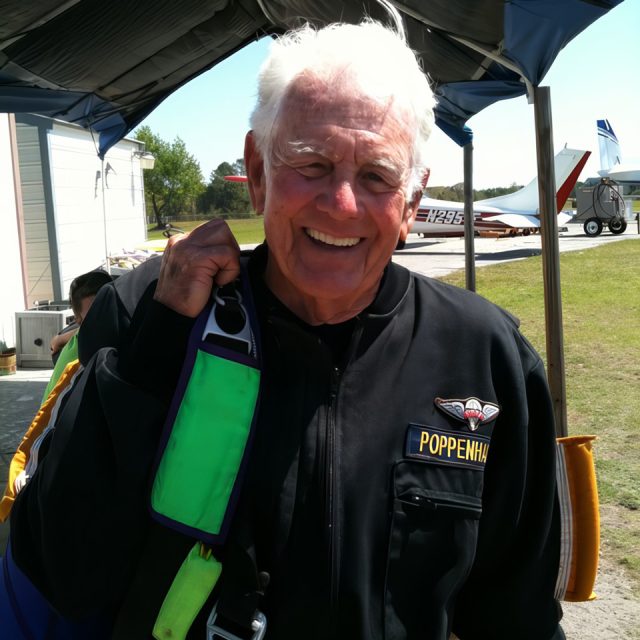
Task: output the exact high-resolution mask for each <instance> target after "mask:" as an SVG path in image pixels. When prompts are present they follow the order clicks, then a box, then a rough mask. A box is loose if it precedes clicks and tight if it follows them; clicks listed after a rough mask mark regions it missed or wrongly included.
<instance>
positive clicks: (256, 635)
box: [207, 603, 267, 640]
mask: <svg viewBox="0 0 640 640" xmlns="http://www.w3.org/2000/svg"><path fill="white" fill-rule="evenodd" d="M217 608H218V605H217V603H216V604H215V606H214V607H213V609H211V613H210V614H209V619H208V620H207V640H262V639H263V638H264V634H265V633H266V631H267V617H266V616H265V615H264V613H262V612H261V611H258V610H257V609H256V611H255V613H254V614H253V620H252V621H251V635H244V634H243V635H238V634H237V633H232V632H231V631H228V630H227V629H224V628H223V627H221V626H220V625H219V624H216V622H217V619H218V611H217Z"/></svg>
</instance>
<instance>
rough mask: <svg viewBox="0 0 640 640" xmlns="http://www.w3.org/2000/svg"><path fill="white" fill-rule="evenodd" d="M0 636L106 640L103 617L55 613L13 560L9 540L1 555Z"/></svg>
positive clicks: (22, 639)
mask: <svg viewBox="0 0 640 640" xmlns="http://www.w3.org/2000/svg"><path fill="white" fill-rule="evenodd" d="M0 564H1V565H2V573H1V574H0V635H1V636H2V638H7V640H9V639H10V640H87V638H91V639H92V640H103V639H104V640H106V639H107V638H108V637H109V635H110V631H111V623H110V621H109V620H108V619H106V618H104V617H93V618H90V619H87V620H85V621H83V622H70V621H69V620H66V619H65V618H63V617H62V616H60V614H58V613H57V612H56V611H55V610H54V609H53V608H52V607H51V605H50V604H49V602H48V601H47V599H46V598H45V597H44V596H43V595H42V594H41V593H40V592H39V591H38V590H37V589H36V588H35V587H34V586H33V584H32V583H31V581H30V580H29V579H28V578H27V576H25V575H24V573H22V571H21V570H20V569H19V568H18V566H17V565H16V563H15V562H14V560H13V555H12V553H11V541H10V540H9V543H8V544H7V551H6V554H5V556H4V558H0Z"/></svg>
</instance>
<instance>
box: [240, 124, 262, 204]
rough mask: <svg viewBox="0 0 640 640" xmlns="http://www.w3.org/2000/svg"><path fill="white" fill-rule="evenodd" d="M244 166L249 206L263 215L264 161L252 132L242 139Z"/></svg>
mask: <svg viewBox="0 0 640 640" xmlns="http://www.w3.org/2000/svg"><path fill="white" fill-rule="evenodd" d="M244 166H245V168H246V170H247V186H248V187H249V197H250V198H251V204H252V206H253V208H254V210H255V212H256V213H257V214H258V215H262V214H263V213H264V205H265V200H266V195H267V193H266V180H265V175H264V160H263V159H262V154H261V153H260V151H259V150H258V147H257V145H256V139H255V136H254V135H253V131H249V132H248V133H247V135H246V137H245V139H244Z"/></svg>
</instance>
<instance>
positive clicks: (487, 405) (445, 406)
mask: <svg viewBox="0 0 640 640" xmlns="http://www.w3.org/2000/svg"><path fill="white" fill-rule="evenodd" d="M434 403H435V405H436V407H438V409H440V410H441V411H443V412H444V413H446V414H447V415H450V416H451V417H452V418H455V419H456V420H459V421H460V422H464V423H466V424H467V426H468V427H469V429H470V430H471V431H476V430H477V428H478V427H479V426H480V425H481V424H484V423H486V422H490V421H491V420H494V419H495V418H497V417H498V414H499V413H500V407H498V405H497V404H493V403H492V402H484V400H480V399H479V398H473V397H472V398H466V399H455V398H454V399H450V400H449V399H445V398H436V399H435V400H434Z"/></svg>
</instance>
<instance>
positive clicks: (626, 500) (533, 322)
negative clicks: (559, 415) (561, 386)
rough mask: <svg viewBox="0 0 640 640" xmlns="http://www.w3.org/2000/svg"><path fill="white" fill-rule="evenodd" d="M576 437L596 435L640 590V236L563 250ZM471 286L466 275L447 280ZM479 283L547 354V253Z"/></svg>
mask: <svg viewBox="0 0 640 640" xmlns="http://www.w3.org/2000/svg"><path fill="white" fill-rule="evenodd" d="M560 274H561V282H562V309H563V325H564V353H565V375H566V389H567V415H568V425H569V434H570V435H579V434H594V435H596V436H598V439H597V440H596V442H595V447H594V448H595V456H596V472H597V475H598V487H599V494H600V502H601V505H602V507H603V508H602V529H601V531H602V550H603V553H604V554H606V555H608V557H609V558H610V559H611V560H613V561H614V562H616V563H618V564H620V565H622V566H624V567H625V568H626V570H627V571H628V573H629V575H630V577H631V579H632V581H633V583H634V589H635V591H636V592H637V593H639V594H640V558H639V554H638V548H640V240H638V239H631V240H622V241H620V242H613V243H611V244H608V245H604V246H601V247H597V248H594V249H589V250H586V251H574V252H567V253H563V254H561V256H560ZM442 279H443V280H446V281H447V282H451V283H453V284H456V285H458V286H464V273H461V272H456V273H454V274H451V275H449V276H447V277H445V278H442ZM476 288H477V291H478V293H480V294H481V295H483V296H484V297H485V298H488V299H489V300H491V301H493V302H495V303H497V304H499V305H500V306H502V307H505V308H506V309H508V310H509V311H511V312H512V313H514V314H515V315H516V316H518V317H519V318H520V320H521V327H522V332H523V333H524V335H526V336H527V338H529V340H530V341H531V342H532V344H533V345H534V346H535V347H536V349H537V350H538V351H539V352H540V354H541V355H542V356H543V357H544V353H545V326H544V293H543V284H542V263H541V258H540V257H535V258H527V259H526V260H521V261H517V262H510V263H507V264H502V265H497V266H491V267H483V268H482V269H478V270H477V272H476Z"/></svg>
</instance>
